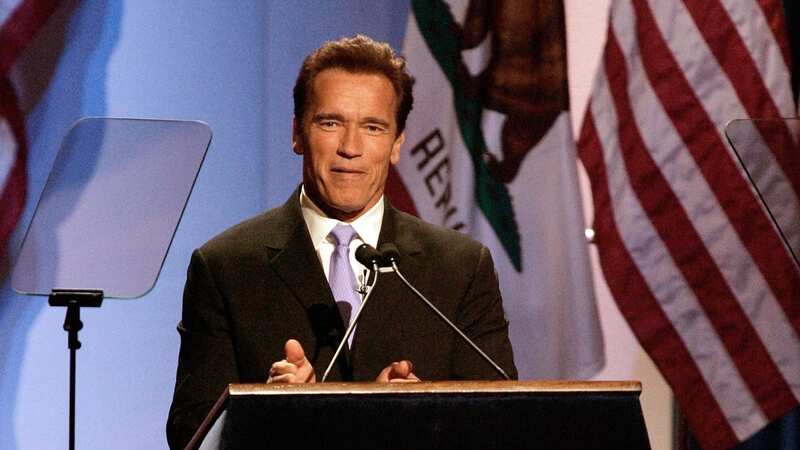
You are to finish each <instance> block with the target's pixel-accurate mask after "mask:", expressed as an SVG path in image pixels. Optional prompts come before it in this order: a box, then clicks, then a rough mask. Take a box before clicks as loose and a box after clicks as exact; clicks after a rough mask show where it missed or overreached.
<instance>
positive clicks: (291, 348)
mask: <svg viewBox="0 0 800 450" xmlns="http://www.w3.org/2000/svg"><path fill="white" fill-rule="evenodd" d="M283 351H284V353H285V354H286V359H282V360H280V361H278V362H276V363H273V364H272V367H271V368H270V369H269V378H267V383H316V382H317V377H316V375H314V367H312V366H311V363H310V362H309V361H308V359H306V352H305V351H303V346H302V345H300V343H299V342H297V341H296V340H294V339H289V340H288V341H286V344H284V346H283Z"/></svg>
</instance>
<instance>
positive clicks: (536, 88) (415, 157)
mask: <svg viewBox="0 0 800 450" xmlns="http://www.w3.org/2000/svg"><path fill="white" fill-rule="evenodd" d="M411 3H412V7H411V14H410V17H409V21H408V28H407V30H406V37H405V43H404V48H403V53H404V55H405V57H406V58H407V61H408V65H409V70H410V71H411V73H412V75H413V76H414V77H415V78H416V84H415V86H414V98H415V104H414V111H413V112H412V114H411V116H410V117H409V121H408V124H407V127H406V143H405V146H404V150H403V152H404V153H403V156H402V158H401V161H400V163H399V164H398V165H397V166H396V169H397V171H396V172H393V173H392V174H391V176H390V185H389V187H388V189H387V192H388V194H389V197H390V198H391V200H392V201H393V203H394V204H395V205H397V206H398V207H399V208H401V209H405V210H408V211H410V212H412V213H415V214H417V215H418V216H420V217H421V218H423V219H424V220H426V221H428V222H432V223H436V224H440V225H443V226H447V227H450V228H453V229H456V230H459V231H462V232H464V233H467V234H469V235H471V236H473V237H474V238H476V239H478V240H480V241H481V242H483V243H484V244H485V245H487V246H488V247H489V248H490V249H491V251H492V256H493V257H494V261H495V265H496V268H497V271H498V275H499V278H500V287H501V291H502V294H503V302H504V307H505V310H506V316H507V317H508V320H509V321H510V329H511V341H512V345H513V348H514V359H515V362H516V364H517V368H518V369H519V374H520V378H526V379H531V378H587V377H589V376H591V375H592V374H594V373H595V372H596V371H597V370H599V369H600V367H601V366H602V365H603V344H602V336H601V333H600V325H599V322H598V318H597V310H596V306H595V303H594V296H593V291H592V280H591V272H590V269H589V257H588V251H587V245H586V240H585V237H584V231H583V226H584V221H583V215H582V210H581V204H580V193H579V191H578V184H577V168H576V153H575V147H574V142H573V138H572V133H571V130H570V121H569V110H568V107H569V101H568V93H567V80H566V48H565V45H566V44H565V38H564V35H565V32H564V8H563V4H562V2H561V1H558V0H555V1H554V0H517V1H494V2H483V1H472V2H469V1H454V2H444V1H441V0H416V1H412V2H411Z"/></svg>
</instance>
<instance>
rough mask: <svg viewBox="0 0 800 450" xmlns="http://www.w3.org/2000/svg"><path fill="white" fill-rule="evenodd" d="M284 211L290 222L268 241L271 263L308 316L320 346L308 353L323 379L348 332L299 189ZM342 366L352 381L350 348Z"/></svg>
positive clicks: (343, 372) (283, 207)
mask: <svg viewBox="0 0 800 450" xmlns="http://www.w3.org/2000/svg"><path fill="white" fill-rule="evenodd" d="M282 209H283V217H285V218H286V222H285V223H284V225H283V226H282V227H281V228H282V229H281V230H280V231H279V232H277V233H275V234H274V235H272V236H269V237H268V238H267V251H268V253H269V256H270V258H269V262H270V266H271V267H272V269H273V270H274V271H275V273H277V275H278V277H280V279H281V280H282V281H283V282H284V283H285V284H286V286H287V287H288V288H289V290H291V291H292V293H293V294H294V297H295V298H296V299H297V301H298V302H299V303H300V304H301V305H302V307H303V308H304V309H305V311H306V313H307V314H308V318H309V322H310V323H311V326H312V328H313V330H314V334H315V336H316V338H317V342H316V345H315V348H314V349H313V350H311V349H306V350H307V351H309V353H310V354H309V355H308V356H309V358H310V359H311V360H312V362H313V363H314V369H315V371H317V375H318V377H320V376H321V372H322V371H324V369H325V367H326V366H327V365H328V363H329V362H330V358H332V357H333V351H334V350H335V348H336V345H337V344H338V343H339V340H340V339H341V337H342V336H343V335H344V331H345V328H344V324H343V323H342V320H341V317H340V316H339V312H338V309H337V308H336V303H335V301H334V299H333V295H332V294H331V290H330V287H329V285H328V282H327V280H326V279H325V273H324V272H323V271H322V267H321V265H320V263H319V259H318V258H317V255H316V253H315V251H314V245H313V243H312V242H311V237H310V236H309V234H308V229H307V227H306V224H305V221H304V220H303V216H302V213H301V211H300V201H299V189H298V190H297V191H295V193H294V194H293V195H292V196H291V198H290V199H289V201H287V202H286V203H285V204H284V205H283V206H282ZM340 362H341V363H340V364H339V365H338V366H339V367H338V368H339V370H340V371H341V373H342V374H345V375H343V376H344V378H345V379H347V378H350V376H349V374H350V372H351V371H350V368H349V354H348V353H347V349H346V348H345V354H344V357H343V358H341V357H340ZM320 365H321V366H322V367H318V366H320ZM334 376H335V374H334ZM336 378H339V377H338V376H336Z"/></svg>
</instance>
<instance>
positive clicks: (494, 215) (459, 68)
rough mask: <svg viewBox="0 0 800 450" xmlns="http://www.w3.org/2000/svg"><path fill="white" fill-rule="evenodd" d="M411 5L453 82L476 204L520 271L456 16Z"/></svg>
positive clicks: (515, 236)
mask: <svg viewBox="0 0 800 450" xmlns="http://www.w3.org/2000/svg"><path fill="white" fill-rule="evenodd" d="M411 5H412V9H413V12H414V16H415V17H416V20H417V24H418V26H419V30H420V32H421V33H422V36H423V37H424V38H425V44H426V45H427V46H428V49H429V50H430V52H431V55H433V57H434V58H435V59H436V62H437V63H438V64H439V67H441V69H442V73H443V74H444V75H445V77H447V80H448V81H449V82H450V87H451V89H452V92H453V109H454V111H455V114H456V118H457V120H458V127H459V129H460V131H461V138H462V139H463V141H464V145H465V146H466V148H467V149H468V150H469V155H470V159H471V160H472V164H473V167H474V170H475V201H476V202H477V204H478V207H479V208H480V209H481V212H483V214H484V215H485V216H486V219H487V220H488V221H489V223H490V224H491V225H492V228H493V229H494V231H495V233H497V237H498V238H499V239H500V242H501V243H502V244H503V248H504V249H505V251H506V253H507V254H508V257H509V259H510V260H511V262H512V263H513V264H514V268H515V269H517V271H521V270H522V261H521V260H520V249H519V230H518V227H517V222H516V220H515V219H514V209H513V207H512V206H511V198H510V197H509V195H508V190H507V189H506V187H505V185H503V183H501V182H499V181H497V180H495V179H494V178H492V177H491V176H489V171H488V170H487V168H486V164H485V163H484V161H483V155H484V154H486V143H485V141H484V139H483V130H482V129H481V111H482V109H483V107H482V106H481V103H480V101H479V99H478V98H477V97H476V96H474V95H469V94H470V93H469V92H468V89H467V87H466V86H464V84H465V83H464V82H463V81H464V80H463V77H460V76H459V74H460V73H463V70H464V69H465V68H464V63H463V62H462V61H461V48H460V43H459V40H458V36H457V35H456V33H453V32H452V31H451V30H453V29H454V20H453V15H452V14H450V9H449V8H448V7H447V5H445V4H444V3H443V2H440V1H422V0H417V1H413V2H411Z"/></svg>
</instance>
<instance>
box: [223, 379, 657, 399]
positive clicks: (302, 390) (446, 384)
mask: <svg viewBox="0 0 800 450" xmlns="http://www.w3.org/2000/svg"><path fill="white" fill-rule="evenodd" d="M521 392H524V393H533V394H535V393H543V394H549V393H586V392H606V393H614V392H617V393H622V394H627V395H631V394H634V395H637V396H638V395H639V394H640V393H641V392H642V383H640V382H639V381H565V380H543V381H422V382H419V383H375V382H349V383H341V382H337V383H312V384H265V383H252V384H230V385H228V394H229V395H231V396H239V395H309V394H311V395H314V394H326V395H336V394H341V395H371V394H395V393H398V394H400V393H402V394H469V393H521ZM223 396H224V395H223Z"/></svg>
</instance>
